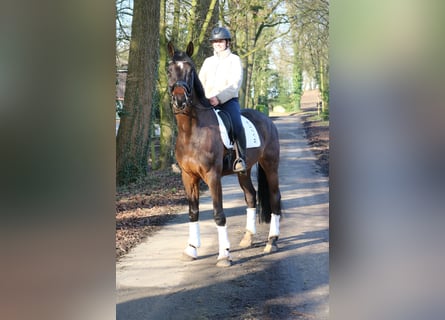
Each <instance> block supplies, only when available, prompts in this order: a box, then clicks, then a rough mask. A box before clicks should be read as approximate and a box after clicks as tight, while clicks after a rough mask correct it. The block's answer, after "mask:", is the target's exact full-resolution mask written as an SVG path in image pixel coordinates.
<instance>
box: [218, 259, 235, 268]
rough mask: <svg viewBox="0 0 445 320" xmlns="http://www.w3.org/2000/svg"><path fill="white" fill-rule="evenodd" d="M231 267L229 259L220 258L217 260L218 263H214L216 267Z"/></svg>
mask: <svg viewBox="0 0 445 320" xmlns="http://www.w3.org/2000/svg"><path fill="white" fill-rule="evenodd" d="M231 265H232V260H230V259H229V257H225V258H221V259H218V261H216V266H217V267H223V268H226V267H230V266H231Z"/></svg>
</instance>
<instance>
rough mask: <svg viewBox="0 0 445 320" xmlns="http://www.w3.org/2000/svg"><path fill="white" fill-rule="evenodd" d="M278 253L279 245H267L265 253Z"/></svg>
mask: <svg viewBox="0 0 445 320" xmlns="http://www.w3.org/2000/svg"><path fill="white" fill-rule="evenodd" d="M276 251H278V247H277V245H276V244H275V245H272V244H269V243H268V244H266V247H265V248H264V253H272V252H276Z"/></svg>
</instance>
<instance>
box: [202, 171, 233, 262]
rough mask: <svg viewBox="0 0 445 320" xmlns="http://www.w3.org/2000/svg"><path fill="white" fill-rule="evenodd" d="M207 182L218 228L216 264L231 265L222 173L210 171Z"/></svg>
mask: <svg viewBox="0 0 445 320" xmlns="http://www.w3.org/2000/svg"><path fill="white" fill-rule="evenodd" d="M207 184H208V186H209V190H210V194H211V196H212V201H213V218H214V220H215V223H216V228H217V230H218V243H219V254H218V259H217V262H216V265H217V266H218V267H229V266H231V264H232V256H231V255H230V242H229V236H228V232H227V223H226V215H225V214H224V210H223V205H222V186H221V175H218V174H216V173H210V174H209V175H208V176H207Z"/></svg>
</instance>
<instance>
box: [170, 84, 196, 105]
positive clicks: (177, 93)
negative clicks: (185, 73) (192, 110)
mask: <svg viewBox="0 0 445 320" xmlns="http://www.w3.org/2000/svg"><path fill="white" fill-rule="evenodd" d="M171 101H172V106H173V108H174V109H175V110H177V111H178V112H180V111H182V110H184V109H185V108H186V107H187V106H189V105H190V103H191V90H190V88H189V86H188V85H187V83H185V82H183V81H178V82H176V83H175V84H174V85H173V87H172V89H171Z"/></svg>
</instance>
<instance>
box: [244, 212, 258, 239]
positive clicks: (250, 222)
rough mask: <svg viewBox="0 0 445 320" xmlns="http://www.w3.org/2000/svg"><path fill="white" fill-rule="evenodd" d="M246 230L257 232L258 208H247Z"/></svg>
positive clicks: (252, 232)
mask: <svg viewBox="0 0 445 320" xmlns="http://www.w3.org/2000/svg"><path fill="white" fill-rule="evenodd" d="M246 212H247V220H246V230H247V231H249V232H250V233H251V234H255V233H256V208H247V209H246Z"/></svg>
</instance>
